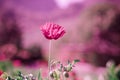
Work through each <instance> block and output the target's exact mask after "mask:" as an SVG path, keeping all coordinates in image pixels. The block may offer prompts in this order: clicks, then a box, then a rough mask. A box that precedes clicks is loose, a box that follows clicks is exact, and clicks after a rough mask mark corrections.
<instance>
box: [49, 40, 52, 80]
mask: <svg viewBox="0 0 120 80" xmlns="http://www.w3.org/2000/svg"><path fill="white" fill-rule="evenodd" d="M51 48H52V40H50V42H49V54H48V55H49V56H48V80H50V76H49V73H50V71H51Z"/></svg>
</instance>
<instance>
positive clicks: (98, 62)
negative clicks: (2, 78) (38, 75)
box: [0, 0, 120, 80]
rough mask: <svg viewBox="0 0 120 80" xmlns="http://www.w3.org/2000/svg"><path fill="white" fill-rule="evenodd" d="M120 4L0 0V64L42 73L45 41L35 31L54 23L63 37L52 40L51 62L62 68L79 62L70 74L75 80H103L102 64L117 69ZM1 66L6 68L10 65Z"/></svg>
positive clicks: (114, 1)
mask: <svg viewBox="0 0 120 80" xmlns="http://www.w3.org/2000/svg"><path fill="white" fill-rule="evenodd" d="M119 4H120V1H119V0H0V61H1V63H2V62H3V63H5V62H10V63H11V64H12V65H13V66H14V67H15V68H17V69H20V70H22V71H23V72H25V73H26V69H27V72H32V73H35V72H34V71H35V70H36V71H37V70H38V69H39V68H41V69H42V70H43V72H44V74H46V71H45V70H46V69H47V61H48V46H49V40H47V39H46V38H44V36H43V35H42V33H41V31H40V26H41V25H43V24H45V23H46V22H53V23H56V24H59V25H61V26H63V27H64V28H65V30H66V34H65V35H64V36H63V37H62V38H60V39H58V40H53V42H52V59H54V60H59V61H61V62H62V63H66V62H67V61H68V60H74V59H79V60H80V61H81V62H80V63H79V64H77V66H76V68H75V69H74V70H73V71H74V72H75V73H76V75H77V77H79V78H78V80H105V79H104V75H103V74H104V73H106V63H107V62H109V61H112V62H114V63H115V65H116V66H118V65H119V64H120V10H119V8H120V6H119ZM0 65H2V64H0ZM5 65H6V69H7V66H8V65H9V63H7V64H5ZM6 69H5V70H6ZM6 71H7V70H6ZM8 71H9V70H8ZM44 74H43V75H44ZM92 78H94V79H92Z"/></svg>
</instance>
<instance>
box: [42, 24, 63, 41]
mask: <svg viewBox="0 0 120 80" xmlns="http://www.w3.org/2000/svg"><path fill="white" fill-rule="evenodd" d="M41 31H42V33H43V35H44V36H45V37H46V38H47V39H50V40H52V39H54V40H57V39H58V38H60V37H62V36H63V35H64V34H65V30H64V28H63V27H62V26H60V25H58V24H53V23H46V24H45V25H43V26H42V27H41Z"/></svg>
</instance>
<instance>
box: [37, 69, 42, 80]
mask: <svg viewBox="0 0 120 80" xmlns="http://www.w3.org/2000/svg"><path fill="white" fill-rule="evenodd" d="M38 80H42V76H41V71H39V73H38Z"/></svg>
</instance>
